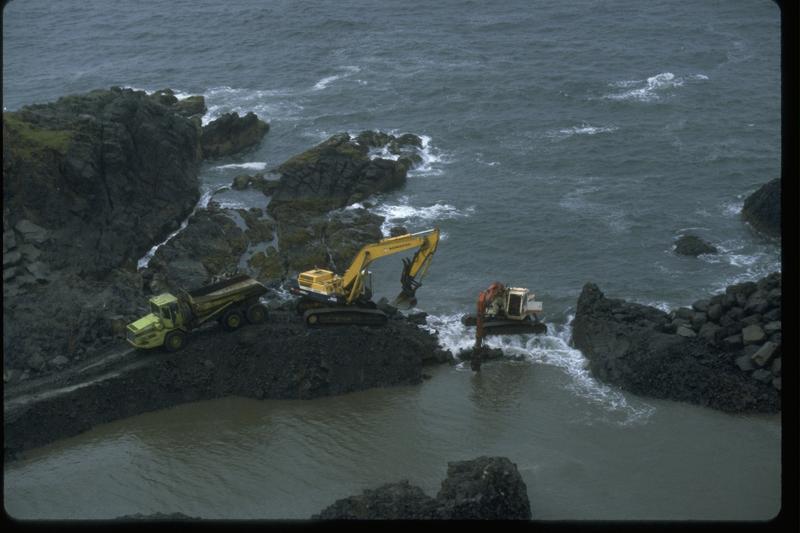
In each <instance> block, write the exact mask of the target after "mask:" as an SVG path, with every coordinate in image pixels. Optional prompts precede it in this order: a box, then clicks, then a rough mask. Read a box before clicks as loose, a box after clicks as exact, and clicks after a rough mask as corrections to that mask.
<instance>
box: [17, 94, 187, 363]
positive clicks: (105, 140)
mask: <svg viewBox="0 0 800 533" xmlns="http://www.w3.org/2000/svg"><path fill="white" fill-rule="evenodd" d="M165 97H166V96H165ZM3 141H4V142H3V229H4V239H3V242H4V256H5V255H6V254H5V252H8V254H9V257H8V263H9V264H6V260H5V258H4V275H3V277H4V283H3V296H4V298H3V308H4V311H5V313H4V333H5V334H4V338H3V343H4V349H5V350H4V351H5V358H4V363H5V365H6V367H12V368H13V367H18V368H19V367H22V366H23V365H24V361H26V360H27V359H29V358H30V357H31V356H32V355H34V354H35V353H37V352H42V353H45V354H48V356H49V357H47V358H46V359H47V360H55V356H59V355H60V356H64V357H66V358H68V360H70V361H72V360H74V359H75V358H80V357H81V356H82V355H83V353H84V352H85V351H86V350H88V349H90V348H91V347H92V346H96V345H97V344H98V343H102V342H104V341H105V340H107V339H110V338H111V336H112V335H113V332H112V331H111V329H110V323H109V319H108V316H111V315H122V316H129V315H131V316H132V315H134V314H135V313H136V308H137V305H136V303H135V302H138V301H139V300H140V297H139V295H140V291H141V286H142V279H141V277H140V276H138V274H136V272H135V268H136V260H137V259H138V258H139V257H141V256H142V255H144V254H145V252H146V251H147V250H148V249H149V248H150V246H151V245H152V243H153V242H159V241H160V240H162V239H163V238H164V237H165V236H166V235H168V234H169V232H170V231H172V230H174V229H176V228H177V227H178V225H179V224H180V221H181V220H183V219H184V218H185V217H186V216H187V215H188V214H189V213H190V212H191V210H192V208H193V207H194V205H195V203H196V201H197V199H198V196H199V192H198V180H197V169H198V164H199V158H198V146H199V145H198V130H197V128H196V126H195V125H194V124H193V123H192V122H191V121H189V120H187V119H185V118H183V117H181V116H178V115H177V114H175V113H174V112H173V111H172V110H171V109H170V108H169V107H166V106H164V105H162V104H160V103H158V102H157V101H155V99H153V98H151V97H148V96H147V95H146V94H145V93H144V92H142V91H133V90H130V89H119V88H112V89H111V90H98V91H92V92H90V93H87V94H83V95H74V96H65V97H63V98H61V99H59V100H58V101H56V102H54V103H49V104H39V105H32V106H26V107H23V108H22V109H21V110H19V111H17V112H6V113H3ZM165 176H169V179H165ZM15 253H18V254H19V258H17V257H16V255H14V254H15ZM6 267H8V269H7V268H6ZM11 268H13V270H10V269H11ZM59 361H61V360H59ZM40 370H41V369H40Z"/></svg>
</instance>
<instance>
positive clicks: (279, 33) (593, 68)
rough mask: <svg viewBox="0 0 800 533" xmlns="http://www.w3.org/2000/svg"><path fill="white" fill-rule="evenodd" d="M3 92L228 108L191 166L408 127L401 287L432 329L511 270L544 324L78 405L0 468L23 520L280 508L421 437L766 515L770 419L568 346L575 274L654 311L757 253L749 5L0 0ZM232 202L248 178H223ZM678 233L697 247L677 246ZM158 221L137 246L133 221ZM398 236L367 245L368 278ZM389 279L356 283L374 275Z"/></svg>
mask: <svg viewBox="0 0 800 533" xmlns="http://www.w3.org/2000/svg"><path fill="white" fill-rule="evenodd" d="M3 15H4V17H3V107H4V109H5V110H16V109H19V108H20V107H21V106H23V105H27V104H33V103H42V102H47V101H52V100H55V99H57V98H58V97H60V96H63V95H66V94H71V93H80V92H85V91H88V90H91V89H96V88H108V87H110V86H114V85H116V86H123V87H132V88H136V89H142V90H146V91H148V92H149V91H154V90H157V89H162V88H165V87H170V88H172V89H173V90H175V91H176V92H178V93H180V94H179V96H188V95H191V94H203V95H204V96H205V98H206V103H207V105H208V107H209V112H208V114H207V115H206V116H205V117H204V119H203V120H204V122H206V123H207V122H208V121H210V120H213V119H214V118H216V117H218V116H219V115H221V114H223V113H226V112H230V111H237V112H239V113H243V112H247V111H254V112H256V113H257V114H258V115H259V117H261V118H262V119H264V120H266V121H268V122H269V123H270V126H271V129H270V132H269V134H268V135H267V136H266V137H265V139H264V141H263V142H262V143H261V145H260V146H259V147H258V149H256V150H255V151H251V152H249V153H247V154H244V155H241V156H238V157H235V158H230V159H226V160H221V161H214V162H213V163H208V164H206V165H205V166H204V168H203V170H202V176H201V178H202V187H203V189H204V191H210V190H213V189H214V188H216V187H218V186H220V185H223V184H227V183H230V181H231V179H232V178H233V177H234V176H236V175H237V174H240V173H242V172H254V171H258V170H263V169H269V168H272V167H273V166H276V165H278V164H280V163H282V162H283V161H284V160H286V159H287V158H288V157H290V156H292V155H294V154H297V153H299V152H301V151H303V150H306V149H308V148H310V147H311V146H314V145H315V144H317V143H318V142H320V141H322V140H324V139H326V138H327V137H328V136H330V135H332V134H335V133H338V132H343V131H346V132H350V133H353V134H355V133H358V132H360V131H362V130H365V129H378V130H383V131H388V132H392V133H395V134H397V133H406V132H410V133H415V134H418V135H420V136H422V137H423V139H424V142H425V148H424V154H423V155H424V162H423V164H422V165H421V166H420V167H418V168H416V169H414V170H412V171H411V173H410V176H409V180H408V183H407V185H406V187H405V188H404V189H403V190H401V191H398V192H395V193H392V194H388V195H385V196H383V197H380V198H376V199H374V200H375V204H376V205H375V207H373V208H371V209H372V210H373V211H375V212H377V213H379V214H382V215H384V216H386V217H387V226H388V224H395V223H399V224H403V225H406V226H407V227H408V228H409V229H411V230H412V231H416V230H422V229H426V228H429V227H433V226H434V225H438V226H439V227H440V228H441V229H442V231H443V233H444V240H443V241H442V242H441V244H440V248H439V251H438V252H437V255H436V258H435V260H434V263H433V266H432V267H431V269H430V272H429V274H428V276H427V278H426V279H425V285H424V287H423V288H422V289H420V292H419V304H418V305H419V307H420V309H421V310H424V311H427V312H428V313H430V315H431V316H430V318H429V326H430V327H431V328H433V329H436V330H437V331H438V332H439V334H440V339H441V342H442V344H443V345H444V346H445V347H447V348H450V349H454V350H455V349H459V348H462V347H467V346H469V345H470V344H471V343H472V338H471V333H472V332H471V331H470V330H467V329H466V328H464V327H463V326H462V325H461V324H460V322H459V320H458V318H459V317H460V315H461V314H463V313H464V312H467V311H468V310H470V309H471V308H472V306H473V305H474V299H475V297H476V295H477V293H478V291H480V290H482V289H484V288H485V287H486V286H487V285H488V284H489V283H491V282H492V281H495V280H497V281H501V282H504V283H507V284H512V285H519V286H527V287H529V288H531V290H533V291H534V292H535V293H536V295H537V297H538V298H539V299H540V300H542V301H543V303H544V310H545V320H546V321H547V322H548V323H549V325H550V331H551V333H550V334H549V335H547V336H544V337H517V338H505V339H492V340H491V341H490V343H489V344H490V345H493V346H503V347H504V349H505V350H506V351H507V352H508V353H513V354H516V355H519V356H521V357H522V360H521V361H512V360H505V361H499V362H494V363H491V364H487V365H485V366H484V370H483V372H482V373H481V374H480V375H473V373H472V372H471V371H470V370H469V368H468V367H467V368H463V367H456V368H438V369H434V370H433V371H432V372H431V373H432V378H431V379H429V380H427V381H425V382H424V383H423V384H422V385H420V386H415V387H400V388H393V389H384V390H372V391H365V392H361V393H357V394H350V395H345V396H342V397H336V398H326V399H321V400H314V401H296V402H295V401H290V402H285V401H263V402H258V401H250V400H243V399H236V398H232V399H225V400H220V401H214V402H203V403H198V404H190V405H184V406H179V407H177V408H174V409H169V410H166V411H162V412H157V413H150V414H146V415H142V416H139V417H135V418H133V419H128V420H121V421H117V422H114V423H112V424H107V425H104V426H101V427H98V428H96V429H94V430H92V431H90V432H88V433H86V434H84V435H80V436H78V437H76V438H73V439H67V440H63V441H59V442H57V443H54V444H52V445H50V446H47V447H44V448H41V449H39V450H36V451H34V452H32V453H31V454H30V456H29V458H27V459H26V460H25V461H22V462H20V463H15V464H13V465H11V466H9V467H7V468H6V470H5V476H4V478H5V482H4V488H5V500H4V503H5V507H6V510H7V511H8V512H9V513H10V514H11V515H12V516H14V517H19V518H110V517H115V516H119V515H123V514H135V513H143V514H148V513H156V512H165V513H169V512H183V513H185V514H188V515H192V516H201V517H209V518H306V517H308V516H310V515H311V514H312V513H315V512H318V511H319V510H321V509H322V508H323V507H325V506H327V505H328V504H330V503H332V502H333V501H334V500H335V499H337V498H341V497H345V496H348V495H350V494H354V493H359V492H360V491H361V490H363V489H366V488H374V487H376V486H378V485H380V484H382V483H386V482H392V481H398V480H399V479H403V478H406V479H409V481H410V482H411V483H412V484H416V485H419V486H421V487H422V488H423V489H425V490H426V491H427V492H428V493H429V494H431V495H435V493H436V491H437V490H438V487H439V483H440V482H441V480H442V479H443V477H444V475H445V472H446V463H447V461H453V460H462V459H470V458H474V457H476V456H478V455H503V456H507V457H508V458H509V459H511V460H512V461H513V462H515V463H516V464H517V465H518V467H519V469H520V472H521V473H522V475H523V477H524V479H525V482H526V484H527V487H528V493H529V495H530V497H531V506H532V510H533V514H534V517H535V518H539V519H545V520H548V519H558V520H563V519H591V520H595V519H623V520H624V519H680V520H685V519H710V520H728V519H733V520H742V519H745V520H763V519H768V518H771V517H773V516H774V515H775V514H776V513H777V512H778V511H779V510H780V504H781V501H780V498H781V492H780V466H781V456H780V451H781V450H780V443H781V424H780V417H755V416H748V417H745V416H732V415H726V414H722V413H719V412H715V411H711V410H708V409H704V408H700V407H695V406H691V405H686V404H680V403H673V402H663V401H655V400H651V399H647V398H641V397H636V396H633V395H630V394H627V393H623V392H621V391H619V390H616V389H614V388H612V387H608V386H606V385H604V384H602V383H599V382H597V381H595V380H594V379H593V378H592V377H591V376H590V375H589V373H588V372H587V371H586V369H585V368H584V366H583V357H582V356H581V354H580V352H578V351H576V350H573V349H571V348H570V347H569V339H570V335H571V331H570V326H569V321H570V319H571V316H572V315H573V314H574V309H575V304H576V301H577V298H578V295H579V294H580V291H581V288H582V286H583V284H584V283H586V282H587V281H592V282H595V283H597V284H598V285H599V286H600V288H601V289H602V290H603V291H604V292H605V293H606V294H607V295H608V296H611V297H615V298H624V299H627V300H631V301H636V302H640V303H645V304H649V305H655V306H658V307H660V308H662V309H669V308H673V307H677V306H684V305H689V304H691V302H693V301H694V300H696V299H699V298H701V297H706V296H708V295H710V294H712V293H716V292H719V291H721V290H723V289H724V287H725V286H727V285H729V284H731V283H734V282H739V281H745V280H755V279H758V278H760V277H762V276H764V275H766V274H768V273H770V272H774V271H777V270H780V247H779V246H778V245H777V244H775V243H772V242H769V241H766V240H764V239H763V238H761V237H759V236H758V235H756V234H755V233H754V232H753V231H752V230H751V228H749V227H748V226H747V225H746V224H744V223H743V222H742V221H741V219H740V217H739V212H740V210H741V207H742V204H743V202H744V198H745V197H746V196H747V195H748V194H750V193H751V192H753V191H754V190H755V189H757V188H758V187H759V186H760V185H761V184H763V183H765V182H766V181H769V180H771V179H773V178H775V177H778V176H779V175H780V125H781V115H780V109H781V102H780V82H781V72H780V13H779V10H778V8H777V6H776V5H775V4H774V3H773V2H770V1H767V0H763V1H762V0H749V1H743V0H742V1H733V0H732V1H725V2H710V1H704V2H698V1H685V2H684V1H677V0H662V1H657V2H637V1H615V2H611V1H591V0H585V1H572V2H558V1H552V2H544V1H541V2H530V1H509V2H478V1H454V0H442V1H439V2H418V1H408V2H402V3H395V2H353V1H338V2H290V1H282V2H278V1H275V2H273V1H263V2H256V1H251V2H246V1H232V2H225V3H218V2H207V1H192V2H190V1H185V0H174V1H172V2H169V3H165V2H155V1H143V2H136V3H128V2H107V1H80V2H78V1H68V2H49V1H38V0H27V1H24V2H23V1H20V0H16V1H12V2H11V3H10V4H9V5H8V6H7V7H6V8H5V10H4V13H3ZM218 199H220V200H222V203H223V205H225V206H230V207H240V206H255V205H257V206H261V207H263V204H264V202H265V199H264V197H263V195H260V193H259V194H249V193H247V192H235V191H234V192H229V193H225V194H224V195H223V196H221V197H219V198H218ZM683 232H690V233H694V234H696V235H699V236H700V237H703V238H704V239H706V240H708V241H709V242H711V243H712V244H714V245H716V246H717V247H718V248H719V249H720V250H721V253H720V254H718V255H714V256H701V257H699V258H691V257H682V256H678V255H676V254H674V253H673V251H672V244H673V242H674V240H675V239H676V238H677V237H678V236H680V235H681V234H682V233H683ZM154 244H156V243H154ZM399 268H400V267H399V259H398V260H397V261H396V262H395V261H392V260H388V259H387V260H386V262H385V263H380V264H377V265H376V266H375V269H374V270H375V275H376V279H375V283H376V289H377V291H376V292H377V293H378V294H377V295H376V296H377V297H380V296H382V295H386V296H393V295H394V292H395V291H396V289H397V287H396V285H397V283H396V277H397V272H398V269H399ZM384 292H385V294H382V293H384Z"/></svg>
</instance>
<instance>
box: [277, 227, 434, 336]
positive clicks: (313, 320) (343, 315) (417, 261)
mask: <svg viewBox="0 0 800 533" xmlns="http://www.w3.org/2000/svg"><path fill="white" fill-rule="evenodd" d="M438 244H439V228H435V229H431V230H426V231H421V232H419V233H406V234H404V235H399V236H397V237H389V238H386V239H382V240H380V241H379V242H376V243H372V244H367V245H365V246H363V247H362V248H361V249H360V250H359V251H358V253H357V254H356V256H355V257H354V258H353V261H352V262H351V263H350V266H348V267H347V270H345V272H344V274H342V275H341V276H339V275H337V274H334V273H333V272H331V271H329V270H324V269H314V270H309V271H306V272H302V273H300V275H299V276H298V278H297V286H296V287H294V288H293V289H292V292H293V293H295V294H298V295H300V296H303V297H305V299H306V300H307V301H306V302H304V303H303V305H302V306H301V309H302V311H304V316H305V320H306V322H307V323H308V324H309V325H316V324H321V323H325V324H344V323H349V324H361V323H363V324H368V325H376V324H378V323H380V322H381V319H383V321H384V322H385V318H386V316H385V314H383V313H382V312H381V311H378V310H376V309H375V304H374V303H372V302H371V301H370V300H369V299H370V298H371V291H370V290H368V288H369V285H368V282H369V276H370V275H369V272H368V270H367V268H368V267H369V265H370V264H371V263H372V262H374V261H376V260H378V259H380V258H382V257H386V256H388V255H393V254H397V253H402V252H405V251H408V250H413V249H416V250H417V251H416V253H415V254H414V256H413V257H412V258H410V259H404V260H403V272H402V274H401V276H400V283H401V287H402V290H401V292H400V294H399V295H398V297H397V298H396V299H395V302H394V304H395V305H396V306H397V307H403V306H408V305H409V304H410V305H413V303H415V302H416V300H415V293H416V290H417V289H418V288H419V287H420V285H421V282H420V280H421V279H422V277H423V276H424V275H425V273H426V272H427V270H428V267H430V264H431V260H432V259H433V254H434V253H435V252H436V248H437V246H438ZM378 315H381V316H378Z"/></svg>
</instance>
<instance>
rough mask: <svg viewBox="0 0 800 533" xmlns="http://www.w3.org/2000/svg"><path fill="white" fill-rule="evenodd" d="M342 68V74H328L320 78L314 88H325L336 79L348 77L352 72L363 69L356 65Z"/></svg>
mask: <svg viewBox="0 0 800 533" xmlns="http://www.w3.org/2000/svg"><path fill="white" fill-rule="evenodd" d="M340 70H343V71H344V72H343V73H342V74H335V75H333V76H326V77H324V78H322V79H321V80H319V81H318V82H317V83H316V84H314V90H315V91H321V90H322V89H325V88H326V87H327V86H328V85H330V84H331V83H333V82H334V81H336V80H340V79H342V78H346V77H348V76H350V75H351V74H355V73H356V72H360V71H361V69H360V68H359V67H355V66H346V67H340Z"/></svg>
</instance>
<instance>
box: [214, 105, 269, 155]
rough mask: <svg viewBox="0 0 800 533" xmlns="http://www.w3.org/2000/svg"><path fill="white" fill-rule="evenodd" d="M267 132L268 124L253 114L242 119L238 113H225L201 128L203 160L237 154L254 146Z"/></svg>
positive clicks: (248, 114)
mask: <svg viewBox="0 0 800 533" xmlns="http://www.w3.org/2000/svg"><path fill="white" fill-rule="evenodd" d="M268 131H269V124H267V123H266V122H264V121H263V120H261V119H260V118H258V117H257V116H256V114H255V113H252V112H250V113H247V114H246V115H245V116H243V117H240V116H239V114H238V113H226V114H224V115H222V116H221V117H219V118H218V119H216V120H214V121H212V122H210V123H208V124H207V125H205V126H203V134H202V137H201V145H202V148H203V158H205V159H217V158H220V157H227V156H229V155H234V154H238V153H239V152H242V151H244V150H247V149H248V148H252V147H254V146H256V145H257V144H258V143H259V142H261V139H262V138H263V137H264V135H266V134H267V132H268Z"/></svg>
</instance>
